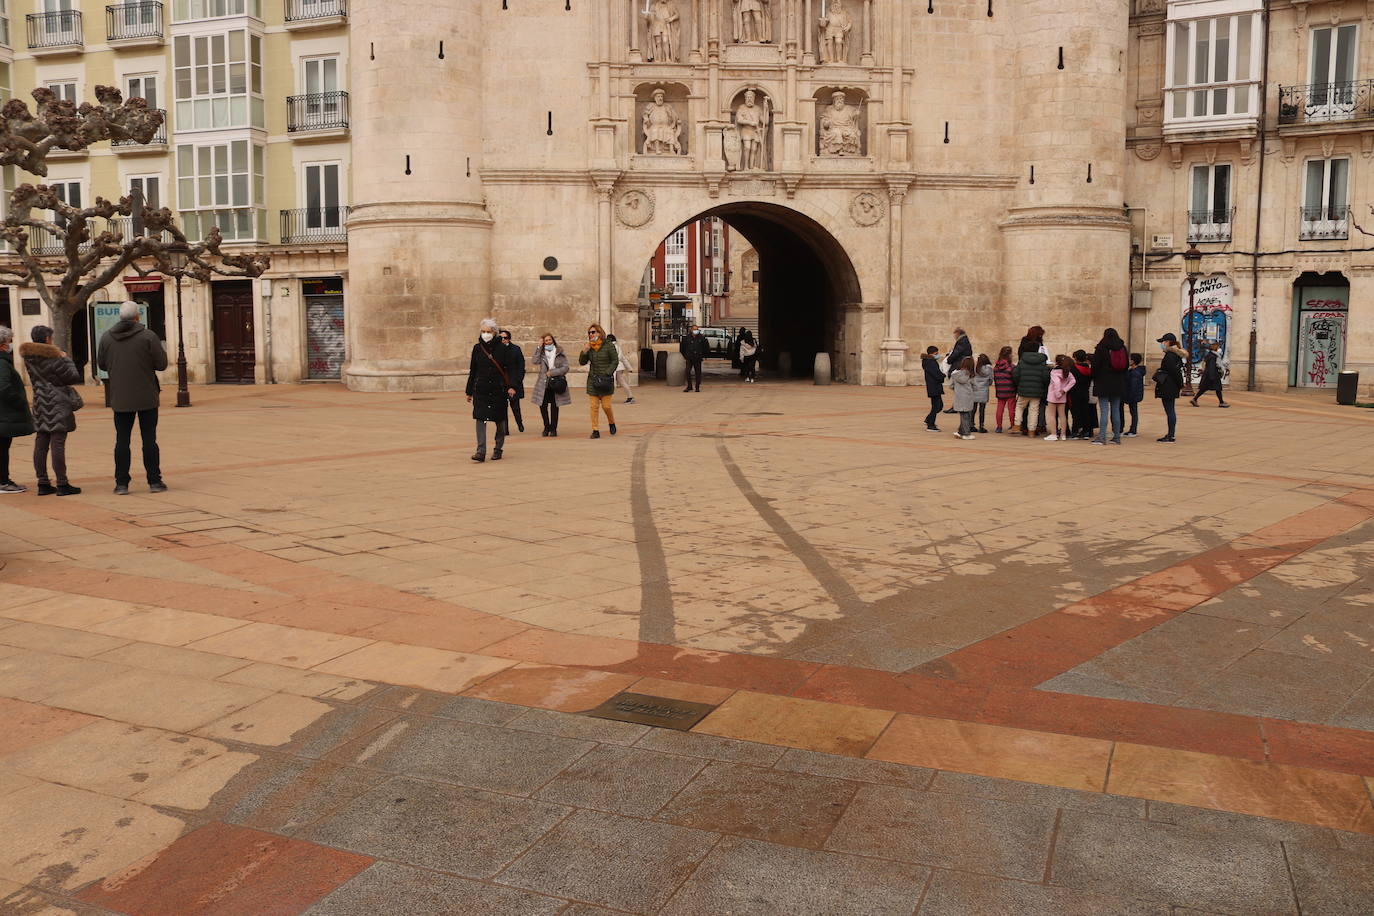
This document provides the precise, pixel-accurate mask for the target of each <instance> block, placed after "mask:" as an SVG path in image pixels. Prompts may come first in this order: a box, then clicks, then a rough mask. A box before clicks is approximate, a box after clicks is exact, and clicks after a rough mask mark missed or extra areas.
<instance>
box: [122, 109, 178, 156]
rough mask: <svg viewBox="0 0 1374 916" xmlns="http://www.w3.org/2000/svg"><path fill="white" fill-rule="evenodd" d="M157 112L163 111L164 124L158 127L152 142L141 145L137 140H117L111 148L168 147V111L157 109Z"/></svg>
mask: <svg viewBox="0 0 1374 916" xmlns="http://www.w3.org/2000/svg"><path fill="white" fill-rule="evenodd" d="M155 110H156V111H161V112H162V123H161V124H159V125H158V127H157V133H155V134H153V138H152V139H151V140H149V141H148V142H147V143H139V142H138V141H137V140H115V141H113V142H112V143H111V144H110V145H111V146H115V147H124V148H128V147H134V148H139V147H148V146H166V145H167V111H166V110H165V109H162V108H158V109H155Z"/></svg>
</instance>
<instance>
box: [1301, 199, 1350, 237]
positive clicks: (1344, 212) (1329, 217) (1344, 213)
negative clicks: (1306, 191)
mask: <svg viewBox="0 0 1374 916" xmlns="http://www.w3.org/2000/svg"><path fill="white" fill-rule="evenodd" d="M1301 209H1302V221H1301V222H1300V223H1299V224H1298V238H1300V239H1302V240H1303V241H1304V242H1310V241H1315V240H1326V239H1346V238H1349V237H1350V208H1349V207H1303V208H1301Z"/></svg>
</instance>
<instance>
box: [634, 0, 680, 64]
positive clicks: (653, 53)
mask: <svg viewBox="0 0 1374 916" xmlns="http://www.w3.org/2000/svg"><path fill="white" fill-rule="evenodd" d="M641 15H643V17H644V19H645V22H646V28H647V29H648V33H649V60H658V61H665V60H666V61H676V60H677V59H678V53H679V51H680V49H681V47H682V42H681V40H680V37H679V36H680V35H681V34H682V32H681V28H682V18H681V17H680V16H679V15H678V11H677V4H676V3H674V2H673V0H654V2H653V4H652V5H650V6H648V7H647V8H646V9H645V10H644V12H643V13H642V14H641Z"/></svg>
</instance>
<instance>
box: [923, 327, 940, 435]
mask: <svg viewBox="0 0 1374 916" xmlns="http://www.w3.org/2000/svg"><path fill="white" fill-rule="evenodd" d="M921 371H922V372H924V373H925V379H926V395H927V396H928V397H929V398H930V413H928V414H926V429H927V430H929V431H930V432H932V433H938V432H939V431H940V427H938V426H936V425H935V420H936V418H937V417H939V416H940V411H942V410H944V409H945V373H944V370H943V369H941V368H940V348H939V347H937V346H934V345H932V346H929V347H926V352H925V355H924V356H922V357H921Z"/></svg>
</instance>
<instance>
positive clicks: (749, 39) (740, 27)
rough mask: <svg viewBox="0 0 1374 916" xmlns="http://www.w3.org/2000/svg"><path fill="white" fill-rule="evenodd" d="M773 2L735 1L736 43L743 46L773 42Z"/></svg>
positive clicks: (768, 0) (762, 0)
mask: <svg viewBox="0 0 1374 916" xmlns="http://www.w3.org/2000/svg"><path fill="white" fill-rule="evenodd" d="M770 3H771V0H735V32H734V34H735V41H736V42H738V43H741V44H753V43H758V42H765V43H766V42H770V41H772V40H773V10H772V9H771V7H770Z"/></svg>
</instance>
